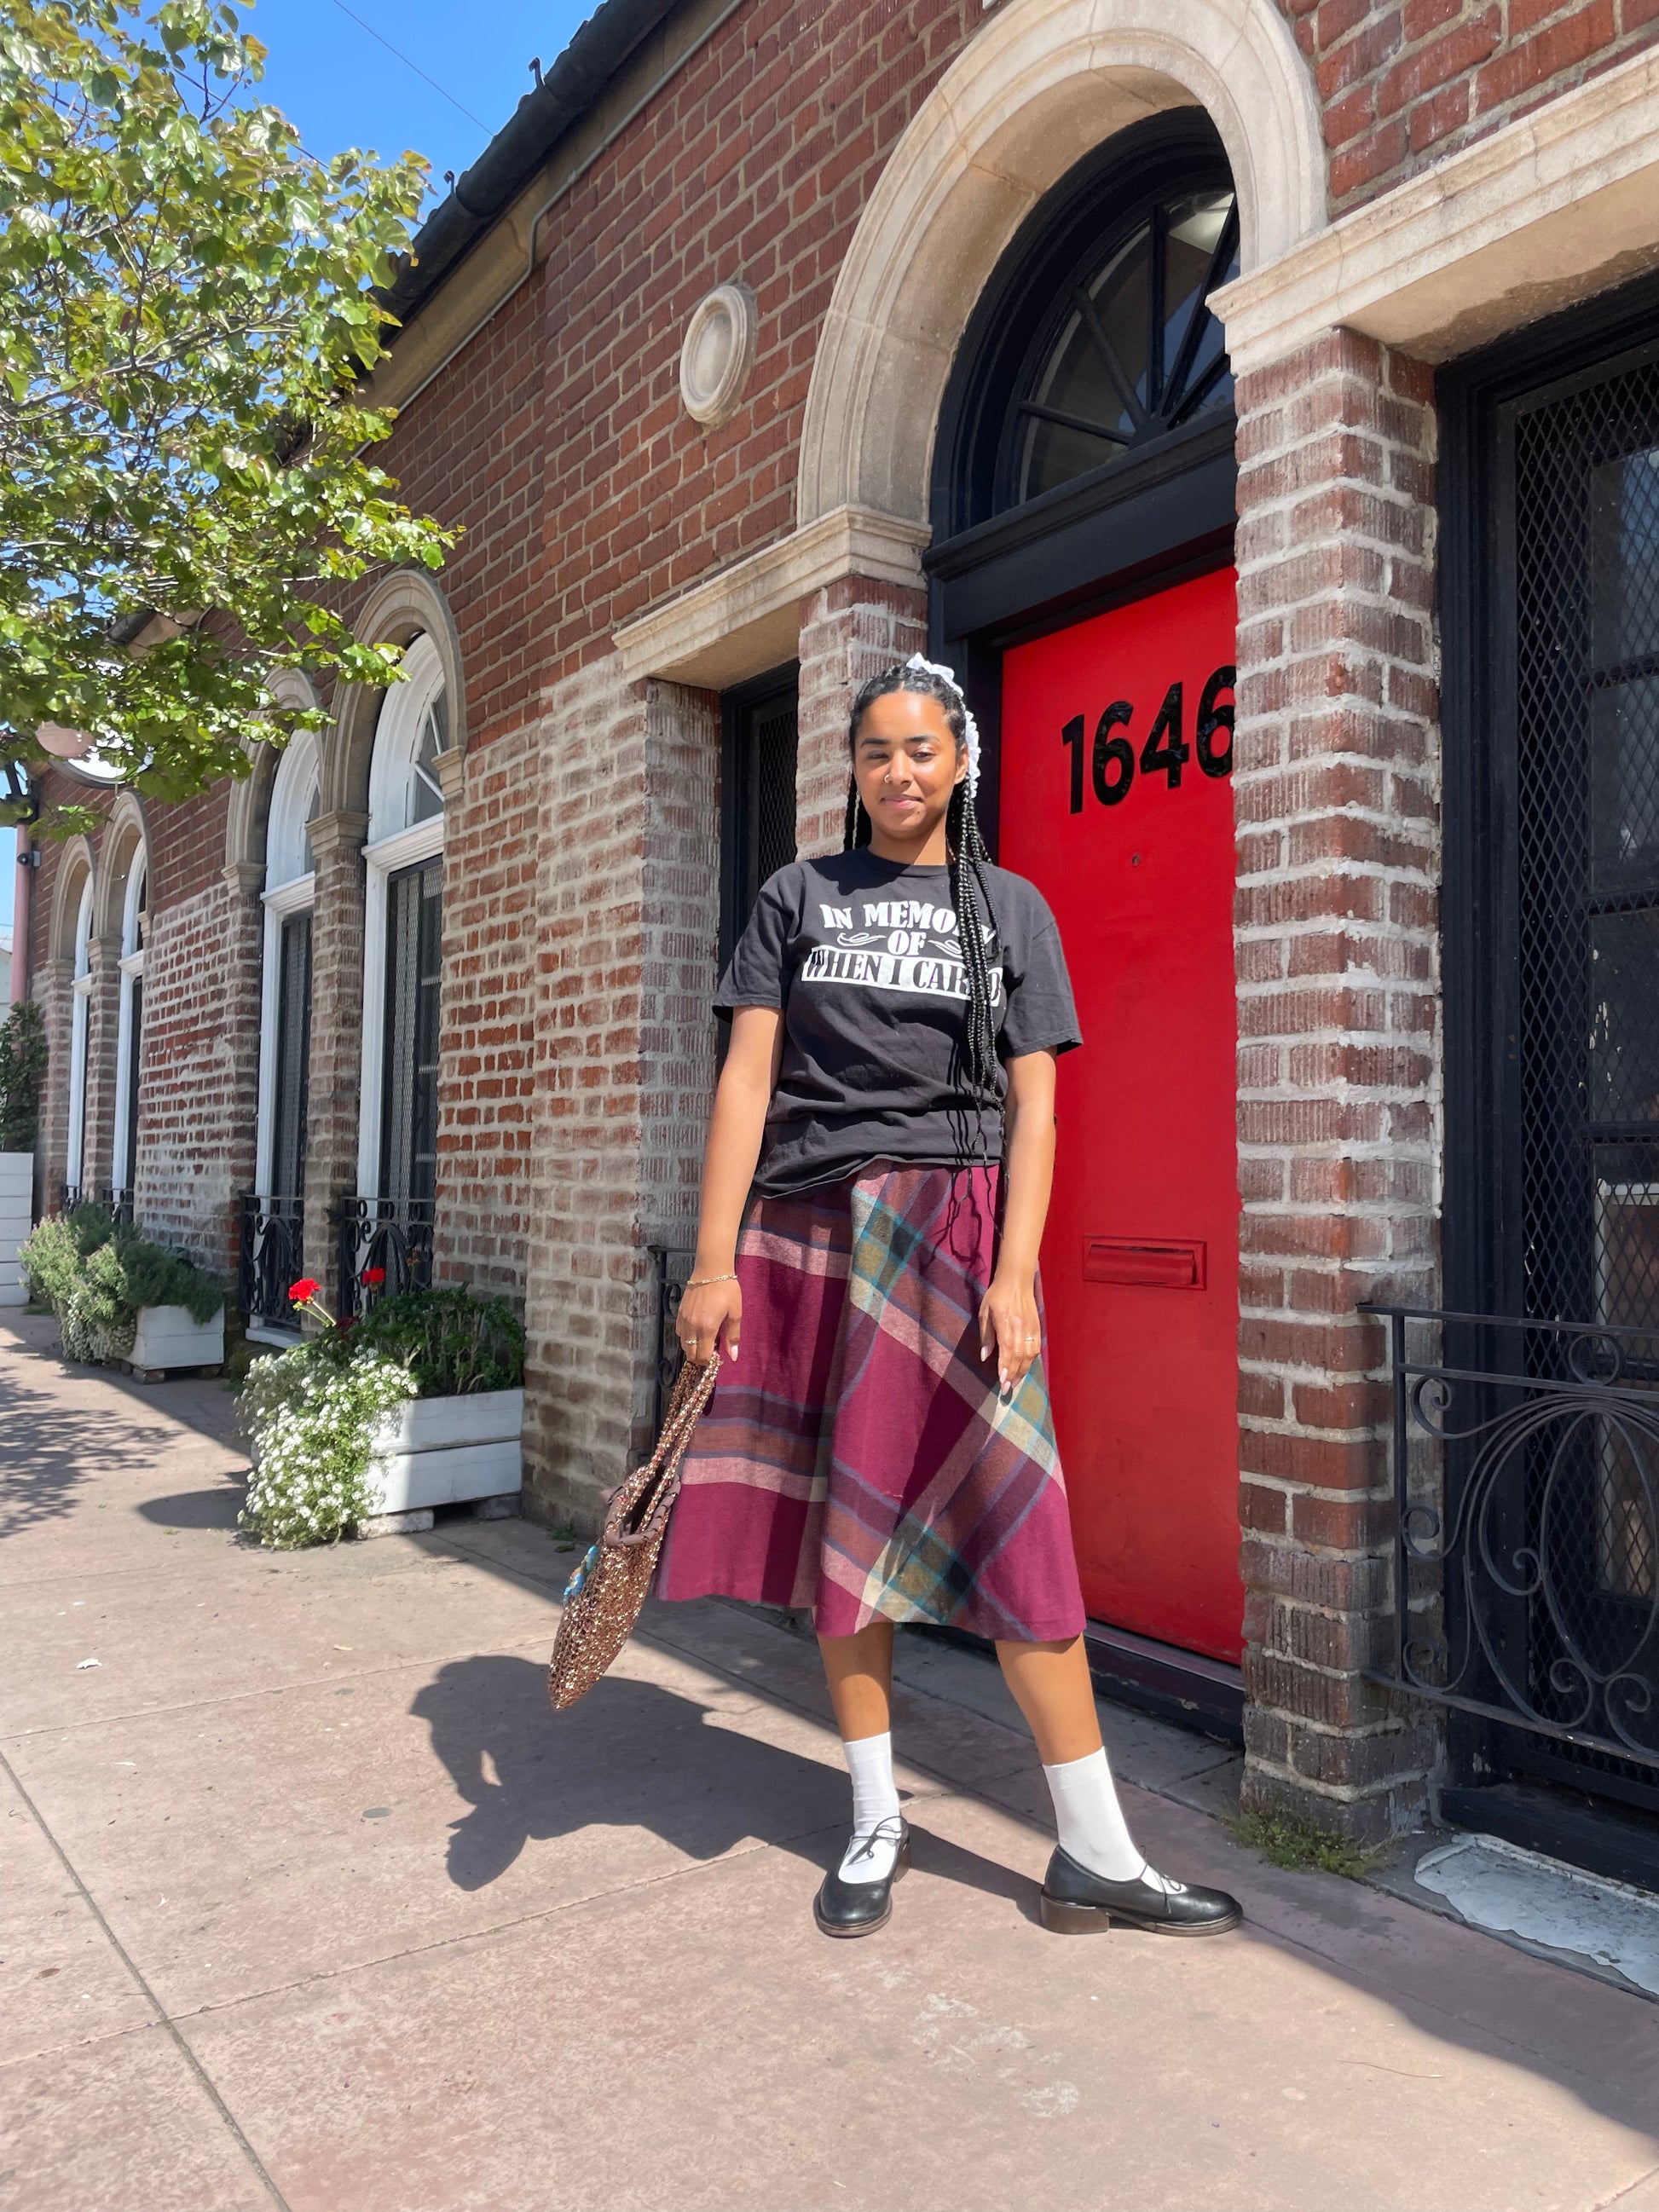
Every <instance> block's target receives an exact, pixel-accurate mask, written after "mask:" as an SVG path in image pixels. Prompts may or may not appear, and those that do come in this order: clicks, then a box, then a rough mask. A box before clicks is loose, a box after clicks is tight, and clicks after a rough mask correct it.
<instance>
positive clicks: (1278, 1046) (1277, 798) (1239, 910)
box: [1233, 334, 1440, 1841]
mask: <svg viewBox="0 0 1659 2212" xmlns="http://www.w3.org/2000/svg"><path fill="white" fill-rule="evenodd" d="M1238 398H1239V435H1238V442H1239V458H1240V464H1241V466H1240V475H1239V488H1238V504H1239V529H1238V539H1237V559H1238V574H1239V586H1238V596H1239V633H1238V670H1239V681H1238V735H1237V765H1236V768H1235V770H1234V776H1233V793H1234V805H1235V809H1236V813H1237V853H1238V889H1237V902H1236V908H1235V913H1236V947H1237V970H1238V1014H1239V1043H1238V1137H1239V1182H1240V1191H1241V1195H1242V1202H1243V1210H1242V1212H1241V1214H1240V1245H1241V1257H1242V1265H1241V1269H1240V1280H1239V1299H1240V1307H1241V1314H1240V1336H1239V1348H1240V1372H1239V1416H1240V1423H1239V1426H1240V1437H1239V1468H1240V1487H1239V1517H1240V1521H1241V1522H1242V1524H1243V1530H1244V1537H1245V1541H1244V1549H1243V1571H1244V1580H1245V1584H1246V1588H1247V1590H1248V1592H1249V1599H1248V1607H1247V1612H1246V1615H1245V1635H1246V1651H1245V1660H1244V1667H1245V1677H1246V1682H1247V1685H1248V1687H1249V1692H1250V1696H1251V1699H1252V1705H1251V1708H1250V1709H1249V1711H1247V1714H1246V1721H1245V1729H1246V1735H1245V1742H1246V1748H1247V1752H1248V1753H1249V1762H1248V1766H1247V1774H1246V1785H1245V1787H1246V1797H1247V1800H1248V1801H1249V1802H1255V1803H1257V1804H1263V1803H1269V1802H1274V1801H1275V1800H1284V1799H1288V1800H1289V1801H1291V1802H1293V1803H1296V1804H1297V1805H1298V1807H1299V1808H1300V1809H1302V1810H1304V1811H1306V1810H1307V1809H1308V1807H1309V1802H1310V1800H1311V1801H1312V1802H1313V1804H1314V1806H1315V1808H1316V1810H1317V1811H1318V1812H1319V1814H1320V1816H1321V1817H1322V1818H1323V1819H1325V1820H1327V1821H1328V1823H1329V1824H1330V1825H1334V1826H1341V1827H1343V1828H1345V1829H1346V1830H1347V1831H1348V1832H1351V1833H1352V1834H1354V1835H1357V1836H1358V1837H1361V1838H1364V1839H1366V1840H1370V1841H1375V1840H1376V1839H1378V1838H1381V1837H1382V1836H1383V1835H1385V1834H1387V1833H1388V1832H1390V1830H1391V1829H1392V1828H1394V1827H1395V1826H1398V1825H1400V1822H1401V1820H1402V1818H1404V1817H1407V1816H1408V1815H1409V1814H1411V1813H1412V1812H1413V1811H1414V1810H1415V1809H1416V1808H1417V1807H1418V1806H1419V1805H1420V1803H1421V1801H1422V1796H1423V1792H1424V1787H1425V1771H1426V1769H1427V1767H1428V1765H1429V1764H1430V1763H1431V1759H1432V1757H1433V1750H1434V1747H1433V1742H1432V1738H1431V1734H1430V1732H1428V1731H1426V1730H1425V1729H1420V1728H1416V1727H1413V1725H1412V1724H1411V1723H1409V1721H1408V1719H1407V1716H1406V1715H1404V1714H1403V1713H1402V1712H1401V1711H1400V1710H1399V1709H1398V1708H1397V1706H1396V1705H1395V1702H1394V1701H1393V1700H1392V1699H1390V1698H1389V1695H1388V1694H1387V1693H1385V1692H1382V1691H1379V1690H1378V1689H1376V1688H1375V1687H1374V1686H1372V1685H1371V1684H1370V1683H1369V1682H1368V1681H1367V1680H1365V1679H1364V1668H1366V1667H1367V1666H1368V1665H1369V1664H1370V1663H1372V1662H1373V1661H1374V1660H1375V1659H1380V1658H1381V1657H1382V1656H1383V1654H1382V1651H1381V1649H1380V1646H1379V1644H1378V1643H1377V1641H1376V1639H1377V1638H1378V1635H1379V1631H1380V1626H1381V1622H1382V1617H1383V1608H1384V1607H1385V1606H1386V1605H1387V1603H1388V1602H1389V1590H1388V1576H1387V1564H1386V1563H1387V1559H1388V1550H1389V1547H1388V1545H1387V1541H1386V1534H1385V1519H1386V1515H1385V1507H1386V1502H1387V1498H1388V1486H1389V1462H1388V1449H1387V1429H1386V1417H1387V1394H1386V1391H1385V1389H1384V1388H1383V1383H1382V1380H1381V1363H1382V1361H1383V1358H1384V1346H1383V1341H1382V1330H1381V1328H1380V1327H1379V1325H1378V1324H1377V1323H1376V1322H1371V1321H1368V1320H1366V1319H1364V1317H1362V1316H1360V1315H1359V1314H1358V1313H1357V1312H1356V1310H1355V1309H1356V1307H1357V1306H1358V1304H1359V1303H1360V1302H1361V1301H1362V1300H1364V1299H1368V1298H1370V1299H1384V1300H1386V1299H1393V1300H1395V1301H1396V1302H1400V1303H1407V1304H1419V1305H1432V1304H1434V1303H1435V1288H1436V1284H1437V1214H1438V1184H1437V1170H1438V1160H1439V1154H1440V1142H1439V1128H1438V1108H1439V1097H1440V1058H1439V998H1438V974H1437V957H1438V951H1437V948H1438V921H1439V911H1438V890H1439V880H1440V848H1439V784H1440V776H1439V744H1438V731H1437V714H1438V704H1439V702H1438V694H1437V667H1438V663H1437V645H1436V640H1435V635H1434V627H1433V620H1432V614H1431V606H1432V575H1433V558H1434V509H1433V497H1434V415H1433V410H1432V407H1431V379H1430V376H1429V374H1428V373H1427V372H1426V371H1425V369H1423V368H1421V367H1420V366H1419V364H1418V363H1416V362H1411V361H1407V360H1405V359H1404V358H1402V357H1401V356H1398V355H1389V354H1388V353H1386V352H1385V351H1384V350H1383V349H1382V348H1381V347H1379V346H1377V345H1376V343H1373V342H1372V341H1371V340H1370V339H1367V338H1360V337H1352V336H1349V335H1346V334H1344V335H1341V336H1339V337H1334V338H1332V339H1330V340H1328V342H1326V343H1323V344H1321V345H1317V346H1315V347H1311V348H1310V349H1308V351H1307V352H1306V353H1305V354H1304V355H1301V356H1296V357H1294V358H1291V359H1290V360H1287V361H1285V362H1282V363H1280V364H1279V365H1277V366H1275V367H1274V368H1270V369H1265V370H1262V371H1261V372H1259V373H1258V374H1255V375H1251V376H1249V377H1246V378H1244V379H1243V380H1242V381H1241V385H1240V389H1239V395H1238Z"/></svg>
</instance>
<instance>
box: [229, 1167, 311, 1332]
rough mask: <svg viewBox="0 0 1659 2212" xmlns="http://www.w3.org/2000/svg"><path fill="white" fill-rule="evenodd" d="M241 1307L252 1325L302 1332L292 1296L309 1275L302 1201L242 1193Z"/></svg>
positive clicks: (238, 1299) (239, 1279) (239, 1280)
mask: <svg viewBox="0 0 1659 2212" xmlns="http://www.w3.org/2000/svg"><path fill="white" fill-rule="evenodd" d="M241 1210H242V1228H241V1239H240V1258H239V1261H238V1266H237V1290H236V1297H237V1303H238V1304H239V1305H240V1307H241V1309H242V1311H243V1312H244V1313H245V1314H246V1316H247V1318H248V1321H249V1322H250V1323H252V1324H253V1325H255V1326H257V1327H258V1328H284V1329H293V1330H294V1331H295V1332H296V1334H297V1332H298V1329H299V1321H298V1318H297V1316H296V1315H295V1308H294V1304H293V1301H292V1300H291V1299H290V1298H289V1291H290V1290H292V1288H293V1287H294V1285H295V1283H297V1282H298V1281H299V1279H300V1278H301V1276H302V1275H303V1274H304V1273H305V1271H306V1263H305V1205H304V1201H303V1200H301V1199H299V1198H285V1197H279V1196H273V1195H269V1194H265V1193H264V1192H259V1191H252V1190H247V1191H244V1192H243V1193H242V1197H241Z"/></svg>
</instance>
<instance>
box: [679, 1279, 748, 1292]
mask: <svg viewBox="0 0 1659 2212" xmlns="http://www.w3.org/2000/svg"><path fill="white" fill-rule="evenodd" d="M736 1281H737V1277H736V1276H735V1275H699V1276H698V1278H697V1279H696V1282H694V1283H688V1284H687V1285H685V1287H686V1289H687V1290H688V1291H702V1290H706V1289H707V1288H708V1285H709V1284H710V1283H735V1282H736Z"/></svg>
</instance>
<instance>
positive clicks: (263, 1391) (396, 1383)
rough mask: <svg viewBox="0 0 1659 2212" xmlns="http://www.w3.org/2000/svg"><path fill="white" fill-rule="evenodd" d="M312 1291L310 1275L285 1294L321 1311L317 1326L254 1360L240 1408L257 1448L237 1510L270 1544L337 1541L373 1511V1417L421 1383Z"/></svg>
mask: <svg viewBox="0 0 1659 2212" xmlns="http://www.w3.org/2000/svg"><path fill="white" fill-rule="evenodd" d="M301 1291H304V1292H305V1293H306V1295H305V1296H304V1297H301V1296H300V1295H299V1294H300V1293H301ZM316 1292H317V1285H315V1284H314V1283H312V1282H309V1281H307V1282H304V1283H296V1284H295V1286H294V1291H293V1292H292V1293H290V1295H291V1296H292V1297H293V1298H294V1303H295V1305H296V1306H299V1307H301V1308H308V1309H310V1310H313V1311H314V1312H315V1313H316V1314H317V1315H318V1316H319V1317H320V1318H321V1319H322V1320H323V1321H324V1322H325V1324H326V1326H325V1328H324V1330H323V1333H322V1334H321V1335H320V1336H315V1337H312V1338H310V1339H309V1340H307V1342H305V1343H303V1344H298V1345H295V1347H294V1349H293V1350H292V1351H291V1352H279V1353H277V1354H276V1357H275V1358H270V1359H260V1360H256V1361H255V1363H254V1364H253V1366H252V1368H251V1369H250V1370H249V1372H248V1377H247V1380H246V1383H244V1384H243V1385H242V1392H241V1397H240V1401H239V1404H238V1409H237V1410H238V1413H239V1414H240V1419H241V1423H242V1426H243V1428H244V1429H245V1430H246V1432H247V1434H248V1437H250V1439H251V1440H252V1444H253V1447H254V1451H255V1454H256V1457H257V1464H256V1465H255V1467H254V1469H253V1474H252V1479H251V1480H250V1481H249V1484H248V1492H247V1502H246V1504H245V1505H244V1506H243V1508H242V1510H241V1512H240V1515H239V1516H238V1519H239V1520H240V1523H241V1525H242V1527H243V1528H246V1529H248V1530H249V1531H250V1532H251V1533H252V1534H254V1535H255V1536H257V1537H258V1540H259V1541H260V1542H261V1543H262V1544H265V1545H268V1546H270V1547H271V1548H272V1549H273V1550H276V1551H295V1550H297V1549H299V1548H300V1547H301V1546H303V1545H307V1544H331V1543H334V1542H336V1541H337V1540H338V1539H339V1538H340V1537H341V1536H342V1535H343V1534H345V1532H346V1531H347V1530H348V1529H349V1528H356V1527H357V1526H358V1525H359V1524H360V1523H361V1522H364V1521H367V1520H368V1518H369V1516H371V1515H372V1514H373V1513H374V1511H375V1510H376V1508H377V1507H378V1505H379V1504H380V1492H379V1488H378V1486H377V1485H376V1484H375V1482H374V1480H373V1478H372V1477H371V1475H370V1474H369V1462H370V1460H371V1458H372V1456H373V1452H374V1428H375V1424H376V1423H377V1422H378V1421H379V1419H380V1416H381V1415H382V1414H383V1413H389V1412H390V1411H391V1410H392V1407H394V1406H398V1405H400V1404H402V1402H403V1401H404V1399H406V1398H412V1397H414V1395H416V1388H417V1385H416V1379H415V1377H414V1376H413V1375H412V1374H411V1373H410V1370H409V1369H408V1367H406V1366H404V1365H402V1364H399V1363H398V1361H397V1360H395V1359H388V1358H386V1357H385V1356H384V1354H382V1353H380V1352H375V1351H374V1350H373V1349H372V1348H371V1347H370V1346H367V1345H360V1344H354V1342H353V1340H352V1335H351V1332H350V1330H349V1328H348V1327H343V1326H342V1325H341V1324H340V1323H339V1322H335V1321H332V1320H331V1318H330V1316H328V1315H327V1314H326V1313H325V1312H324V1310H323V1308H322V1307H321V1306H320V1305H319V1304H318V1302H317V1295H316Z"/></svg>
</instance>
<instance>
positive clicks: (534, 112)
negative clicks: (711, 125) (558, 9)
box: [382, 0, 682, 323]
mask: <svg viewBox="0 0 1659 2212" xmlns="http://www.w3.org/2000/svg"><path fill="white" fill-rule="evenodd" d="M681 4H682V0H601V5H600V6H599V7H598V8H596V9H594V11H593V13H592V15H590V16H589V18H588V19H587V21H586V22H585V23H584V24H583V25H582V27H581V28H580V30H579V31H578V32H577V33H576V35H575V37H574V39H572V40H571V41H570V44H569V45H568V46H567V47H566V48H565V50H564V52H562V54H561V55H560V56H559V58H558V59H557V61H556V62H555V63H554V64H553V66H552V68H551V69H550V70H549V71H548V73H547V75H546V76H544V78H543V79H542V80H541V82H540V83H539V84H538V85H537V86H536V88H534V90H533V91H531V92H527V93H526V94H525V96H524V98H523V99H522V100H520V102H519V105H518V106H517V108H516V109H515V110H514V112H513V118H512V120H511V121H510V122H509V123H507V125H506V126H505V127H504V128H503V129H502V130H501V131H497V132H496V134H495V137H493V138H492V139H491V140H490V142H489V145H488V146H486V147H485V148H484V150H483V153H482V154H481V155H479V156H478V158H477V161H475V162H474V163H473V164H472V167H471V168H470V169H468V170H467V171H466V172H465V175H463V176H462V177H461V178H460V179H459V181H458V182H457V184H456V185H455V187H454V189H453V191H451V193H450V195H449V197H448V198H447V199H446V200H445V201H443V202H442V203H441V205H440V206H438V207H437V208H436V209H435V210H434V211H433V213H432V214H431V215H430V216H428V218H427V220H426V221H425V222H423V223H422V226H421V228H420V229H419V231H418V232H417V233H416V236H415V239H414V241H413V243H412V245H411V246H410V252H409V255H408V257H407V258H406V259H405V260H404V264H403V266H402V268H401V269H400V270H398V275H397V276H396V277H395V278H394V279H393V280H392V283H391V285H390V286H389V287H388V288H387V289H386V292H385V294H384V295H382V296H383V298H384V300H385V302H386V306H387V307H389V308H390V309H391V311H392V313H393V314H394V315H395V316H396V317H397V318H398V321H399V322H400V323H406V322H408V321H409V319H410V317H411V316H413V315H415V314H417V313H419V311H420V310H421V308H422V307H423V306H424V305H425V304H426V302H427V301H428V300H429V299H430V298H431V296H432V295H433V294H434V293H435V291H436V290H437V289H438V287H439V286H440V285H441V283H443V281H444V279H445V278H446V277H447V276H448V275H449V273H450V271H451V270H453V268H454V267H455V265H456V264H457V263H458V262H459V261H460V260H461V259H462V258H464V257H465V255H466V254H467V253H468V252H470V251H471V248H472V247H473V246H476V245H477V242H478V240H480V239H481V238H482V237H483V234H484V233H485V232H486V231H487V230H488V229H489V228H490V226H491V225H492V224H493V223H494V222H496V221H497V219H498V218H499V217H500V216H501V215H502V213H503V212H504V211H505V210H506V209H507V207H508V205H509V204H511V202H512V201H513V198H514V197H516V196H517V194H518V193H520V191H523V189H524V187H525V186H526V184H528V183H529V181H530V179H532V177H533V176H534V175H535V173H536V172H537V170H538V169H539V168H540V167H542V166H543V165H544V162H545V161H546V160H547V157H548V155H549V153H550V151H551V150H552V148H553V147H554V145H555V144H556V142H557V141H558V140H559V139H561V138H562V137H565V136H566V135H567V133H568V132H569V131H571V130H573V129H574V127H575V125H577V124H579V123H580V121H581V119H582V118H583V117H584V116H585V115H586V113H587V112H588V111H589V110H590V109H591V108H592V106H594V105H595V103H596V102H597V101H598V100H599V98H600V97H601V95H602V94H604V93H605V89H606V88H607V87H608V86H609V85H610V83H611V80H612V79H613V78H614V77H615V76H616V75H617V71H618V70H621V69H623V67H624V66H625V65H626V64H627V62H628V61H629V58H630V57H631V56H632V55H633V54H635V52H637V51H638V49H639V48H640V47H641V46H642V45H643V44H644V43H645V41H646V40H647V39H648V38H649V37H650V36H651V34H652V33H653V31H655V30H656V29H657V28H658V27H659V25H660V24H662V23H663V22H664V21H665V20H666V19H667V18H668V17H669V16H670V15H672V14H673V13H674V11H675V10H676V9H677V8H678V7H679V6H680V5H681ZM532 251H533V240H532Z"/></svg>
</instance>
